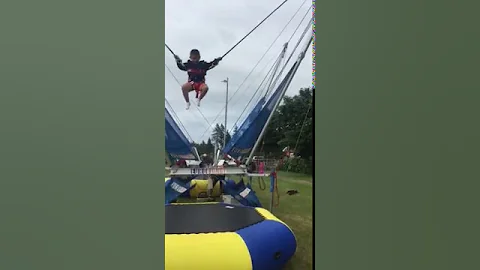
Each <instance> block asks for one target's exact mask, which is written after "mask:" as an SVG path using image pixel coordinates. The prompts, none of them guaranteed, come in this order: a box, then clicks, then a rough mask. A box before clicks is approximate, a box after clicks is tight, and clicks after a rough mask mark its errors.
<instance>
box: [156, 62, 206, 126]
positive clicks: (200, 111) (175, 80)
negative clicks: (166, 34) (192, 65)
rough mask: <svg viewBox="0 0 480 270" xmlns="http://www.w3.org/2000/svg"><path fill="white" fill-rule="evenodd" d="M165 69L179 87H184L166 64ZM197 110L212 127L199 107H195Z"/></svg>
mask: <svg viewBox="0 0 480 270" xmlns="http://www.w3.org/2000/svg"><path fill="white" fill-rule="evenodd" d="M165 68H167V70H168V72H169V73H170V74H171V75H172V77H173V78H174V79H175V81H177V83H178V85H179V86H182V83H181V82H180V80H178V78H177V76H175V74H173V72H172V70H171V69H170V68H169V67H168V66H167V64H165ZM195 108H197V110H198V112H199V113H200V114H201V115H202V117H203V119H204V120H205V121H206V122H207V124H208V126H210V125H211V124H210V122H209V121H208V119H207V118H206V117H205V115H204V114H203V113H202V111H200V109H199V108H198V107H195Z"/></svg>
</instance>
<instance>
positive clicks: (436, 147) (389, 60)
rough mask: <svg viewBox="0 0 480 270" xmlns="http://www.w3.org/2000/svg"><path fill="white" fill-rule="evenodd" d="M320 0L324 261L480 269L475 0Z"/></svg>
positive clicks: (319, 182) (319, 259)
mask: <svg viewBox="0 0 480 270" xmlns="http://www.w3.org/2000/svg"><path fill="white" fill-rule="evenodd" d="M320 3H321V4H320V5H319V7H317V16H318V17H317V24H318V25H319V27H317V33H318V36H319V37H321V38H320V39H319V41H318V42H317V48H318V55H317V59H318V60H319V61H320V63H319V64H318V65H317V92H316V100H315V101H316V104H315V113H316V138H317V140H316V151H317V154H316V160H315V161H316V163H317V166H316V168H317V170H316V177H315V180H316V182H315V186H316V188H317V189H316V192H317V193H316V218H315V220H316V223H317V224H316V226H317V227H316V228H317V230H316V237H317V241H316V251H317V254H316V257H315V258H316V269H329V270H334V269H368V270H376V269H379V270H386V269H399V270H400V269H401V270H404V269H409V270H410V269H411V270H414V269H421V270H426V269H479V268H480V265H479V260H478V240H479V233H478V228H479V227H480V224H479V219H478V214H477V213H478V205H479V201H478V199H479V196H478V179H480V175H479V171H478V151H479V150H480V147H479V138H480V132H479V129H480V128H479V126H478V116H479V115H480V112H479V109H480V106H479V105H478V101H479V100H480V92H479V91H478V90H479V89H480V85H479V80H478V70H479V69H478V62H479V54H478V48H479V47H480V42H479V41H480V40H479V39H478V34H475V33H478V25H479V22H478V14H477V11H478V3H476V2H475V1H468V2H467V1H451V2H442V1H372V0H369V1H353V0H351V1H327V2H324V1H322V2H320ZM447 3H448V5H447Z"/></svg>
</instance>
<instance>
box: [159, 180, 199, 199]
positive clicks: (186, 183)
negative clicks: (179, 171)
mask: <svg viewBox="0 0 480 270" xmlns="http://www.w3.org/2000/svg"><path fill="white" fill-rule="evenodd" d="M191 180H192V179H190V178H188V179H186V180H185V179H178V178H170V179H168V180H167V181H165V186H169V185H171V183H170V182H171V181H176V182H177V183H181V184H182V186H183V187H185V188H187V189H188V192H184V193H182V194H180V196H178V197H179V198H190V190H191V189H192V188H194V187H192V186H191V182H190V181H191Z"/></svg>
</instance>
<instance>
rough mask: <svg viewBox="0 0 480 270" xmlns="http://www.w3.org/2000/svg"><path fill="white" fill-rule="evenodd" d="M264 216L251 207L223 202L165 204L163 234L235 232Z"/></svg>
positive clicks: (257, 221) (261, 219)
mask: <svg viewBox="0 0 480 270" xmlns="http://www.w3.org/2000/svg"><path fill="white" fill-rule="evenodd" d="M263 220H264V218H263V217H262V216H261V215H260V214H259V213H258V212H257V211H256V210H255V209H253V208H248V207H238V206H233V205H224V204H194V203H192V204H179V205H174V204H171V205H165V234H190V233H216V232H235V231H237V230H239V229H242V228H245V227H248V226H251V225H254V224H256V223H259V222H261V221H263Z"/></svg>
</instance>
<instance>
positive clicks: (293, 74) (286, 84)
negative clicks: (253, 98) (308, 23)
mask: <svg viewBox="0 0 480 270" xmlns="http://www.w3.org/2000/svg"><path fill="white" fill-rule="evenodd" d="M312 40H313V35H310V38H309V39H308V42H307V44H306V46H305V48H304V49H303V50H302V52H301V53H300V55H299V56H298V60H297V61H296V62H295V64H294V67H293V72H292V73H291V74H290V77H289V78H288V79H287V81H286V83H285V85H284V87H283V89H282V93H281V94H280V98H279V99H278V100H277V102H276V103H275V105H274V107H273V109H272V113H271V114H270V115H269V116H268V118H267V122H266V123H265V126H263V129H262V131H261V132H260V136H258V139H257V141H256V142H255V145H254V146H253V148H252V150H251V152H250V155H249V156H248V159H247V162H246V165H248V164H250V161H252V157H253V155H254V154H255V150H256V149H257V148H258V145H259V144H260V140H261V139H262V137H263V135H264V134H265V131H266V130H267V127H268V124H270V120H272V116H273V114H274V113H275V111H276V110H277V107H278V105H279V104H280V101H282V99H283V96H285V92H287V89H288V87H289V86H290V83H291V82H292V80H293V77H294V76H295V73H296V72H297V70H298V67H299V66H300V63H301V62H302V60H303V58H304V57H305V53H306V52H307V50H308V48H309V47H310V43H312Z"/></svg>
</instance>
